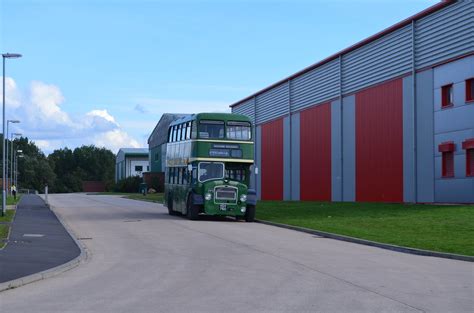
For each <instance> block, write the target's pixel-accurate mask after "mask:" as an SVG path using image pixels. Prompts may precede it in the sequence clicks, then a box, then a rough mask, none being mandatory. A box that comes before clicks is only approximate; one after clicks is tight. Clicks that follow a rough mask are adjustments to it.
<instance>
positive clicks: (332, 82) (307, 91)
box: [291, 60, 339, 111]
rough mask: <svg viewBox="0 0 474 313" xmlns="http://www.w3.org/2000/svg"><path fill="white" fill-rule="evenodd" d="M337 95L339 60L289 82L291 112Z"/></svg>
mask: <svg viewBox="0 0 474 313" xmlns="http://www.w3.org/2000/svg"><path fill="white" fill-rule="evenodd" d="M338 95H339V60H334V61H331V62H329V63H327V64H324V65H322V66H320V67H318V68H316V69H314V70H312V71H309V72H307V73H305V74H303V75H301V76H299V77H296V78H295V79H293V80H292V81H291V110H292V111H295V110H300V109H303V108H305V107H309V106H311V105H314V104H317V103H321V102H324V101H327V100H330V99H333V98H335V97H337V96H338Z"/></svg>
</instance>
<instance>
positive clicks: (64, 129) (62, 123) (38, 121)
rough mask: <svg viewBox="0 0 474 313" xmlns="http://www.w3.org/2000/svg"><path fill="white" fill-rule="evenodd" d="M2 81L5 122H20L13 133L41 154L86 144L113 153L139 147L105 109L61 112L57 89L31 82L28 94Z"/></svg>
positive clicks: (59, 95) (9, 81)
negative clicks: (20, 135) (3, 83)
mask: <svg viewBox="0 0 474 313" xmlns="http://www.w3.org/2000/svg"><path fill="white" fill-rule="evenodd" d="M5 82H6V88H5V89H6V92H7V93H6V94H7V95H8V96H6V102H7V106H8V112H7V116H8V119H13V118H14V119H19V120H20V121H21V123H20V124H15V130H21V132H22V133H23V134H24V135H25V136H27V137H29V138H30V139H32V140H33V141H34V142H35V143H36V144H37V145H38V147H40V148H41V150H43V151H44V152H45V153H50V152H52V151H53V150H54V149H58V148H62V147H65V146H67V147H69V148H75V147H77V146H81V145H90V144H95V145H97V146H100V147H106V148H108V149H111V150H112V151H114V152H117V150H118V149H119V148H122V147H140V144H139V142H138V141H137V140H136V139H135V138H133V137H132V136H130V135H129V134H127V133H126V132H125V131H124V130H123V129H122V128H121V127H120V125H119V124H118V123H117V121H116V120H115V118H114V117H113V116H112V115H111V114H110V113H109V112H108V111H107V110H105V109H94V110H91V111H89V112H88V113H86V114H84V115H79V116H71V115H69V114H68V113H67V112H65V111H64V110H62V108H61V105H62V104H63V103H64V101H65V98H64V96H63V95H62V93H61V90H60V88H59V87H58V86H55V85H52V84H46V83H44V82H40V81H33V82H32V83H31V84H30V86H29V89H28V91H27V92H24V93H22V92H21V91H20V90H19V88H18V86H17V85H16V83H15V81H14V80H13V79H12V78H9V77H7V78H6V81H5ZM7 82H8V84H7ZM0 85H1V84H0Z"/></svg>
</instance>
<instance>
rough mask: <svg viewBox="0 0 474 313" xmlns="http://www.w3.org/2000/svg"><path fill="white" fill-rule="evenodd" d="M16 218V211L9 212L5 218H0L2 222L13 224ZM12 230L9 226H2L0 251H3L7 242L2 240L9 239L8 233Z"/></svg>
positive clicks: (0, 227) (0, 225)
mask: <svg viewBox="0 0 474 313" xmlns="http://www.w3.org/2000/svg"><path fill="white" fill-rule="evenodd" d="M14 216H15V210H7V211H6V214H5V216H0V222H11V221H13V217H14ZM9 230H10V225H9V224H0V249H2V248H3V247H4V246H5V244H6V242H4V241H3V240H2V239H8V238H7V237H8V233H9Z"/></svg>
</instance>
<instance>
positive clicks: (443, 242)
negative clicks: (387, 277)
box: [256, 201, 474, 255]
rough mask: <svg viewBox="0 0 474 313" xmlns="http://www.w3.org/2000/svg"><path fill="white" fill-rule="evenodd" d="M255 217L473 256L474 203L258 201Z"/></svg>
mask: <svg viewBox="0 0 474 313" xmlns="http://www.w3.org/2000/svg"><path fill="white" fill-rule="evenodd" d="M256 218H258V219H261V220H267V221H272V222H277V223H282V224H288V225H294V226H301V227H306V228H310V229H316V230H321V231H326V232H331V233H336V234H341V235H347V236H352V237H357V238H363V239H368V240H373V241H378V242H384V243H390V244H395V245H400V246H406V247H413V248H420V249H426V250H433V251H441V252H449V253H456V254H464V255H474V206H468V205H465V206H461V205H459V206H451V205H408V204H406V205H404V204H380V203H326V202H291V201H260V202H258V205H257V215H256Z"/></svg>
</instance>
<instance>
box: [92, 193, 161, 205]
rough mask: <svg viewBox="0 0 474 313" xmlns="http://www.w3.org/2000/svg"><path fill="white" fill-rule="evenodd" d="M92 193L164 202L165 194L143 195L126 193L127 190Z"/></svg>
mask: <svg viewBox="0 0 474 313" xmlns="http://www.w3.org/2000/svg"><path fill="white" fill-rule="evenodd" d="M90 195H99V196H101V195H102V196H122V198H126V199H132V200H141V201H148V202H158V203H162V202H163V194H162V193H149V194H147V195H146V196H144V195H142V194H141V193H138V192H137V193H126V192H94V193H90Z"/></svg>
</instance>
